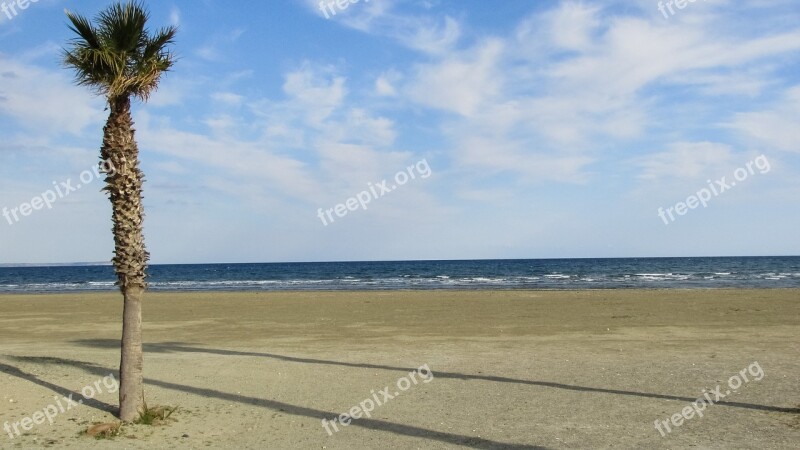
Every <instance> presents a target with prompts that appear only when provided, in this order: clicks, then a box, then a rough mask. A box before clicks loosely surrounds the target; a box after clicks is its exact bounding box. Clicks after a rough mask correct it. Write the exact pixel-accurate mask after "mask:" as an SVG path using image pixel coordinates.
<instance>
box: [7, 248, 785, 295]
mask: <svg viewBox="0 0 800 450" xmlns="http://www.w3.org/2000/svg"><path fill="white" fill-rule="evenodd" d="M148 273H149V275H150V279H149V282H150V289H151V290H154V291H169V290H175V291H223V290H227V291H231V290H251V291H260V290H266V291H270V290H272V291H277V290H345V289H356V290H392V289H626V288H644V289H663V288H680V289H686V288H798V287H800V257H798V256H781V257H710V258H602V259H527V260H471V261H385V262H325V263H265V264H182V265H153V266H151V267H150V269H149V272H148ZM114 280H115V277H114V272H113V269H112V268H111V266H96V265H95V266H58V267H0V293H26V292H72V291H107V290H114V289H116V288H115V286H114Z"/></svg>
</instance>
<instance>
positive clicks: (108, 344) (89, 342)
mask: <svg viewBox="0 0 800 450" xmlns="http://www.w3.org/2000/svg"><path fill="white" fill-rule="evenodd" d="M73 342H74V343H76V344H78V345H83V346H89V347H95V348H108V349H117V348H119V341H115V340H113V339H82V340H76V341H73ZM144 350H145V352H146V353H209V354H213V355H222V356H253V357H260V358H271V359H276V360H280V361H289V362H297V363H304V364H324V365H333V366H344V367H355V368H364V369H378V370H389V371H401V372H405V373H408V372H411V371H414V370H416V368H408V367H393V366H386V365H380V364H369V363H351V362H344V361H329V360H324V359H313V358H298V357H294V356H285V355H276V354H272V353H260V352H243V351H235V350H222V349H213V348H203V347H194V346H192V345H191V344H187V343H182V342H161V343H152V344H144ZM433 373H434V375H435V376H436V377H437V378H450V379H456V380H480V381H491V382H497V383H515V384H526V385H531V386H540V387H548V388H554V389H564V390H569V391H579V392H597V393H602V394H614V395H628V396H634V397H645V398H656V399H663V400H677V401H681V402H694V401H696V400H697V397H682V396H678V395H668V394H655V393H650V392H635V391H625V390H620V389H607V388H598V387H589V386H575V385H571V384H563V383H555V382H550V381H532V380H520V379H516V378H508V377H499V376H494V375H474V374H471V375H467V374H461V373H453V372H438V371H434V372H433ZM714 405H719V406H728V407H732V408H745V409H754V410H758V411H769V412H778V413H789V414H800V408H786V407H781V406H769V405H758V404H753V403H743V402H732V401H726V400H722V399H720V401H718V402H715V403H714Z"/></svg>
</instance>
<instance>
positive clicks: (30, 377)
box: [0, 356, 119, 415]
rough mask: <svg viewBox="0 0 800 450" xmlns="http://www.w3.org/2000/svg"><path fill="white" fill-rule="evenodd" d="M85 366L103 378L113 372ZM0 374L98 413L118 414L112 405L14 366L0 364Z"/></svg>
mask: <svg viewBox="0 0 800 450" xmlns="http://www.w3.org/2000/svg"><path fill="white" fill-rule="evenodd" d="M8 358H12V359H18V360H23V359H24V358H22V357H13V356H9V357H8ZM65 361H68V360H63V359H61V358H48V357H39V358H36V361H32V362H36V363H46V364H60V363H62V362H65ZM86 364H87V365H89V366H93V367H94V368H95V369H96V370H97V371H98V372H102V373H103V375H104V376H105V375H108V374H109V373H113V372H114V371H113V370H112V371H109V370H107V369H104V368H102V367H100V366H97V365H94V364H90V363H86ZM0 373H4V374H7V375H11V376H15V377H17V378H21V379H23V380H26V381H30V382H31V383H34V384H38V385H39V386H42V387H45V388H47V389H50V390H51V391H53V392H55V393H56V394H58V395H60V396H62V397H64V398H72V399H73V400H74V401H76V402H80V404H82V405H86V406H89V407H92V408H95V409H98V410H100V411H104V412H107V413H111V414H114V415H116V414H117V412H119V408H118V407H116V406H114V405H109V404H108V403H106V402H102V401H100V400H97V399H94V398H86V397H84V396H83V394H81V393H80V392H77V391H71V390H69V389H67V388H65V387H61V386H59V385H57V384H53V383H51V382H49V381H45V380H42V379H40V378H39V377H37V376H36V375H34V374H32V373H28V372H25V371H24V370H21V369H19V368H17V367H14V366H11V365H8V364H3V363H0ZM87 395H88V394H87Z"/></svg>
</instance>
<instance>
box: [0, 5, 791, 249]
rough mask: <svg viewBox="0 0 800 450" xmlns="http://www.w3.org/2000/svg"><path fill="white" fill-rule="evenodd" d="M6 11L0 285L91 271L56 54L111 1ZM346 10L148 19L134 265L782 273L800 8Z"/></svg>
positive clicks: (84, 147) (89, 116)
mask: <svg viewBox="0 0 800 450" xmlns="http://www.w3.org/2000/svg"><path fill="white" fill-rule="evenodd" d="M18 1H19V0H13V1H12V0H0V136H2V138H1V139H0V208H3V209H2V212H3V216H2V217H0V263H6V264H8V263H64V262H77V261H83V262H88V261H91V262H95V261H108V260H110V258H111V255H112V251H113V240H112V234H111V219H110V217H111V210H110V203H109V202H108V199H107V197H106V196H105V195H104V193H103V192H102V191H101V188H102V187H103V181H102V179H101V178H100V177H98V175H97V172H96V171H95V168H96V167H97V164H98V162H99V148H100V145H101V142H102V132H103V131H102V130H103V126H104V123H105V120H106V118H107V114H108V111H106V110H104V108H105V102H104V99H103V98H101V97H98V96H96V95H95V94H94V93H93V92H91V91H90V90H88V89H86V88H85V87H78V86H75V84H74V78H73V76H74V74H73V73H72V72H71V71H70V70H68V69H65V68H64V67H63V65H62V64H61V56H60V52H61V49H62V48H64V47H65V46H66V45H67V44H68V42H69V40H70V39H71V38H72V37H73V36H72V32H71V31H70V30H69V29H68V27H67V24H66V17H65V15H64V10H65V9H68V10H70V11H74V12H78V13H81V14H84V15H87V16H89V17H94V16H95V14H96V13H97V12H98V11H100V10H101V9H103V8H104V7H105V6H107V5H108V4H110V2H108V1H99V0H38V1H36V2H33V0H31V1H32V2H30V3H25V2H24V1H23V2H22V5H23V6H26V7H25V8H24V9H23V8H20V5H19V4H18ZM352 2H353V0H341V1H338V0H337V1H334V2H331V0H325V2H324V3H322V6H320V2H319V0H270V1H263V2H262V1H236V2H230V1H222V0H173V1H169V0H165V1H158V2H156V1H148V2H145V4H146V5H147V6H148V8H149V10H150V13H151V17H150V27H151V29H153V30H154V29H157V28H159V27H162V26H165V25H176V26H178V29H179V31H178V35H177V40H176V43H175V44H174V45H173V46H172V49H173V51H174V53H175V55H176V56H177V58H178V59H177V62H176V64H175V66H174V68H173V70H171V71H170V72H168V73H166V74H165V75H164V76H163V78H162V80H161V84H160V86H159V89H158V91H157V92H155V93H154V94H153V95H152V97H151V98H150V99H149V101H148V102H147V103H141V102H137V103H135V105H134V110H133V115H134V120H135V128H136V139H137V142H138V145H139V149H140V158H141V167H142V170H143V171H144V173H145V177H146V182H145V185H144V197H145V200H144V205H145V211H146V218H145V239H146V243H147V246H148V250H149V252H150V254H151V262H152V263H156V264H159V263H213V262H229V263H234V262H282V261H286V262H289V261H347V260H362V261H364V260H417V259H486V258H583V257H658V256H739V255H799V254H800V233H798V228H799V227H798V225H800V208H798V200H800V176H798V175H800V126H798V125H800V123H799V122H800V70H798V69H800V5H798V3H797V1H796V0H759V1H732V0H731V1H726V0H697V1H693V2H689V1H688V0H687V1H686V2H683V1H681V0H675V1H663V2H659V1H653V0H625V1H613V0H608V1H599V0H598V1H591V0H583V1H555V0H552V1H550V0H503V1H500V0H482V1H478V0H457V1H456V0H361V1H356V2H354V3H352ZM9 5H10V6H9ZM659 5H661V7H659ZM4 6H5V7H4ZM680 6H682V8H680ZM12 7H13V8H12ZM48 191H49V192H48Z"/></svg>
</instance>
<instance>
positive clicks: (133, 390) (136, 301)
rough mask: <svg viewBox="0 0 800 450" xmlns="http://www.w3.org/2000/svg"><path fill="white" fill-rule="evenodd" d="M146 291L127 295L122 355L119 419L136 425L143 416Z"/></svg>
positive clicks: (131, 290)
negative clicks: (143, 302) (143, 312)
mask: <svg viewBox="0 0 800 450" xmlns="http://www.w3.org/2000/svg"><path fill="white" fill-rule="evenodd" d="M143 294H144V289H142V288H139V287H129V288H127V289H126V290H125V292H124V293H123V296H124V301H125V304H124V306H123V312H122V354H121V357H120V362H119V378H120V385H119V418H120V419H122V420H123V421H124V422H132V421H134V420H136V418H137V417H139V412H140V408H141V404H142V398H141V396H142V389H143V381H142V380H143V375H142V366H143V356H142V296H143Z"/></svg>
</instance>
